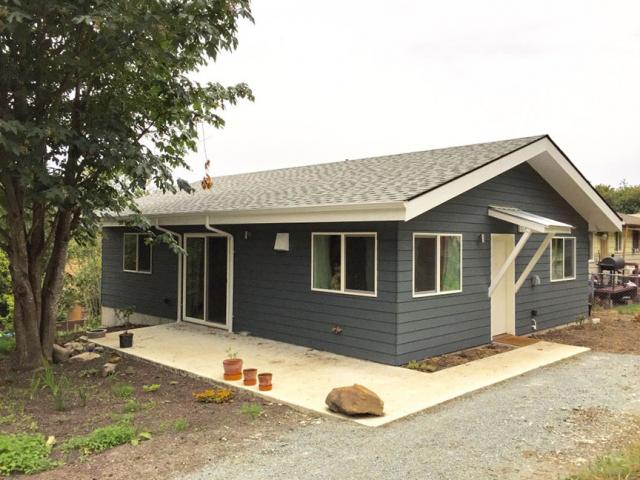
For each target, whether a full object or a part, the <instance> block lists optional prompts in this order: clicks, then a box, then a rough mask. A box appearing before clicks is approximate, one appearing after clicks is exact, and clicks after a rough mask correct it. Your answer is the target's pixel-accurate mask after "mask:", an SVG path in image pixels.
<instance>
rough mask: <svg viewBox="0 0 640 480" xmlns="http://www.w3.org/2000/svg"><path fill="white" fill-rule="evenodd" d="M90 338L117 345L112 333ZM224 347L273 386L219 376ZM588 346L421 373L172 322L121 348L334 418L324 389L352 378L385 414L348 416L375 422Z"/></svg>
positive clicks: (550, 347) (547, 348) (534, 350)
mask: <svg viewBox="0 0 640 480" xmlns="http://www.w3.org/2000/svg"><path fill="white" fill-rule="evenodd" d="M96 343H97V344H99V345H103V346H105V347H109V348H113V349H115V350H119V348H117V346H118V333H110V334H108V335H107V336H106V337H105V338H103V339H98V340H97V341H96ZM228 349H231V350H232V351H234V352H237V353H238V356H239V357H240V358H242V359H243V360H244V367H245V368H250V367H253V368H257V369H258V371H259V372H271V373H273V390H272V391H270V392H265V393H263V392H259V391H258V389H257V387H244V385H243V384H242V381H237V382H227V381H225V380H224V379H223V370H222V360H223V359H224V358H226V356H227V355H226V351H227V350H228ZM587 350H588V349H586V348H582V347H573V346H569V345H560V344H556V343H549V342H538V343H536V344H534V345H529V346H526V347H522V348H518V349H515V350H511V351H509V352H505V353H502V354H498V355H494V356H491V357H487V358H483V359H481V360H476V361H474V362H470V363H467V364H464V365H460V366H457V367H452V368H448V369H445V370H441V371H438V372H436V373H422V372H417V371H413V370H408V369H406V368H401V367H393V366H389V365H382V364H379V363H373V362H368V361H365V360H358V359H355V358H350V357H345V356H342V355H336V354H333V353H328V352H322V351H318V350H313V349H309V348H305V347H299V346H295V345H290V344H287V343H282V342H276V341H273V340H266V339H262V338H257V337H250V336H249V337H244V336H240V335H235V334H229V333H227V332H223V331H221V330H216V329H213V328H209V327H204V326H199V325H193V324H188V323H179V324H178V323H171V324H165V325H158V326H154V327H147V328H141V329H136V330H135V335H134V346H133V347H132V348H129V349H126V350H125V351H124V353H127V354H130V355H133V356H136V357H139V358H143V359H146V360H150V361H153V362H156V363H159V364H161V365H165V366H168V367H172V368H176V369H179V370H183V371H185V372H188V373H191V374H194V375H198V376H201V377H205V378H209V379H211V380H215V381H217V382H220V383H226V384H229V385H232V386H234V387H237V388H246V389H247V390H251V391H254V392H255V393H257V394H259V395H263V396H265V397H267V398H270V399H273V400H275V401H278V402H281V403H285V404H289V405H292V406H297V407H303V408H306V409H309V410H313V411H316V412H319V413H322V414H330V415H334V416H338V417H340V418H347V417H342V416H340V415H335V414H333V413H331V412H329V410H328V409H327V408H326V405H325V403H324V400H325V398H326V396H327V394H328V393H329V391H330V390H331V389H332V388H334V387H339V386H345V385H352V384H354V383H359V384H361V385H364V386H366V387H367V388H370V389H371V390H373V391H374V392H376V393H377V394H378V395H379V396H380V397H381V398H382V399H383V400H384V402H385V415H384V416H383V417H366V418H354V419H352V420H354V421H356V422H358V423H361V424H363V425H367V426H379V425H384V424H386V423H389V422H391V421H393V420H397V419H399V418H402V417H405V416H407V415H410V414H412V413H416V412H419V411H420V410H424V409H425V408H429V407H433V406H435V405H438V404H440V403H442V402H446V401H448V400H451V399H453V398H456V397H459V396H461V395H464V394H466V393H469V392H472V391H474V390H477V389H479V388H483V387H487V386H489V385H493V384H495V383H498V382H501V381H503V380H506V379H508V378H512V377H515V376H517V375H521V374H523V373H525V372H528V371H530V370H533V369H536V368H539V367H541V366H543V365H548V364H551V363H554V362H557V361H559V360H563V359H565V358H569V357H572V356H574V355H577V354H579V353H582V352H585V351H587Z"/></svg>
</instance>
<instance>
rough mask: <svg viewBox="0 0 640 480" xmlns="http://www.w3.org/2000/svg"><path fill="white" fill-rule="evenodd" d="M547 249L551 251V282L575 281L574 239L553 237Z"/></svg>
mask: <svg viewBox="0 0 640 480" xmlns="http://www.w3.org/2000/svg"><path fill="white" fill-rule="evenodd" d="M549 248H550V249H551V253H550V256H551V281H552V282H561V281H564V280H575V278H576V238H575V237H553V238H552V239H551V245H550V247H549Z"/></svg>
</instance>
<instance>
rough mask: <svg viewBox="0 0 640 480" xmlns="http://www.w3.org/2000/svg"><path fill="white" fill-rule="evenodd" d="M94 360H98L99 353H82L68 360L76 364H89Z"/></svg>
mask: <svg viewBox="0 0 640 480" xmlns="http://www.w3.org/2000/svg"><path fill="white" fill-rule="evenodd" d="M96 358H100V354H99V353H95V352H84V353H79V354H78V355H75V356H73V357H71V358H70V359H69V361H70V362H74V363H75V362H77V363H84V362H90V361H91V360H95V359H96Z"/></svg>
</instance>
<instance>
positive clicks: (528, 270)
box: [516, 233, 554, 293]
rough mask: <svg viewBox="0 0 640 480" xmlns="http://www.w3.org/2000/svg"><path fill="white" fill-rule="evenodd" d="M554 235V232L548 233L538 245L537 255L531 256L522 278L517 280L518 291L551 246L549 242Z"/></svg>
mask: <svg viewBox="0 0 640 480" xmlns="http://www.w3.org/2000/svg"><path fill="white" fill-rule="evenodd" d="M553 235H554V234H553V233H547V236H546V237H544V240H543V241H542V243H541V244H540V246H539V247H538V250H536V253H535V255H534V256H533V257H531V260H530V261H529V264H528V265H527V267H526V268H525V269H524V271H523V272H522V274H521V275H520V278H518V281H517V282H516V293H518V290H520V287H522V285H523V284H524V282H525V281H526V280H527V277H528V276H529V274H530V273H531V270H533V267H535V266H536V264H537V263H538V260H540V257H541V256H542V254H543V253H544V251H545V250H546V249H547V247H548V246H549V243H551V239H552V238H553Z"/></svg>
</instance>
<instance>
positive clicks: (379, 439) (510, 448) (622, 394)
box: [180, 352, 640, 480]
mask: <svg viewBox="0 0 640 480" xmlns="http://www.w3.org/2000/svg"><path fill="white" fill-rule="evenodd" d="M425 375H428V374H425ZM257 421H260V420H257ZM639 431H640V356H635V355H624V354H611V353H594V352H588V353H585V354H582V355H579V356H577V357H574V358H571V359H568V360H565V361H563V362H560V363H558V364H555V365H551V366H548V367H544V368H542V369H539V370H535V371H533V372H530V373H528V374H525V375H523V376H521V377H517V378H514V379H512V380H508V381H506V382H503V383H501V384H498V385H495V386H493V387H490V388H487V389H485V390H482V391H478V392H475V393H473V394H470V395H467V396H465V397H462V398H459V399H457V400H454V401H452V402H449V403H447V404H444V405H441V406H439V407H436V408H434V409H431V410H428V411H426V412H422V413H419V414H416V415H414V416H412V417H408V418H405V419H403V420H399V421H397V422H394V423H391V424H389V425H387V426H384V427H379V428H369V427H362V426H359V425H356V424H353V423H351V422H345V421H340V420H335V419H326V418H322V419H318V420H316V421H312V422H310V423H309V424H306V425H301V426H300V428H297V429H296V430H294V431H293V432H290V433H287V434H284V435H283V437H282V439H281V440H279V441H277V442H272V443H267V442H264V443H263V444H262V445H261V446H260V447H259V448H258V449H255V450H253V451H250V452H247V453H243V454H241V455H239V456H237V457H231V458H226V459H224V460H221V461H219V462H215V461H214V462H213V463H212V464H210V465H209V466H207V467H206V468H204V469H203V470H201V471H199V472H197V473H195V474H190V475H188V476H183V477H180V478H182V479H183V480H186V479H188V480H200V479H225V480H230V479H243V480H251V479H302V478H305V479H336V478H347V479H349V480H356V479H371V478H384V479H397V478H404V479H421V480H424V479H438V480H440V479H443V480H444V479H456V480H458V479H461V478H474V479H493V478H496V479H498V478H499V479H532V478H535V479H543V478H544V479H550V478H551V479H554V478H557V475H562V474H565V473H567V472H569V471H571V470H572V469H575V468H577V466H579V465H580V464H582V463H584V462H585V461H586V460H587V459H591V458H592V457H593V456H595V455H597V454H599V453H603V452H606V451H608V450H610V449H612V448H615V446H616V445H617V444H618V443H619V442H623V441H624V440H625V439H626V438H628V437H629V436H631V435H632V434H634V433H635V434H636V435H637V433H638V432H639Z"/></svg>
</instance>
